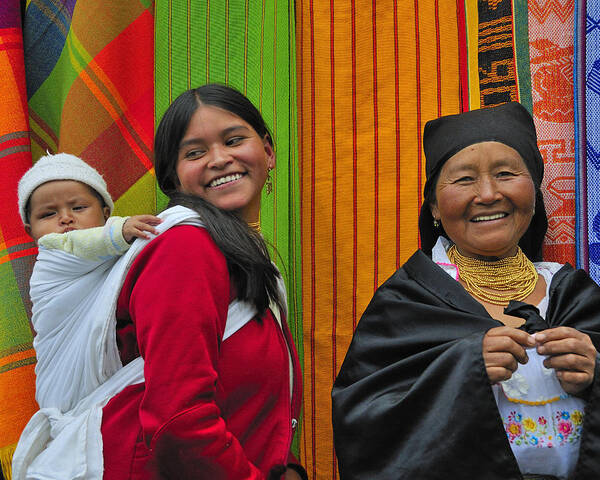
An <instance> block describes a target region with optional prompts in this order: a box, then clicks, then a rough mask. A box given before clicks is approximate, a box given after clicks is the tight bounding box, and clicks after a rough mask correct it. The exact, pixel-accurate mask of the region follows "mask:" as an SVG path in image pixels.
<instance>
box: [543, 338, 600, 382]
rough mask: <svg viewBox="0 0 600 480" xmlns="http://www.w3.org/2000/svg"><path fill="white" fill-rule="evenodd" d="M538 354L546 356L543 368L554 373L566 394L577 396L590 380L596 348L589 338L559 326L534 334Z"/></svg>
mask: <svg viewBox="0 0 600 480" xmlns="http://www.w3.org/2000/svg"><path fill="white" fill-rule="evenodd" d="M535 339H536V342H537V343H538V347H537V351H538V353H539V354H540V355H547V356H548V357H547V358H546V359H545V360H544V366H545V367H546V368H552V369H554V370H555V371H556V376H557V377H558V379H559V381H560V383H561V385H562V387H563V388H564V389H565V391H566V392H568V393H579V392H581V391H583V390H585V389H586V388H587V387H588V386H589V385H590V384H591V383H592V381H593V379H594V373H595V367H596V353H597V352H596V348H595V347H594V344H593V343H592V341H591V339H590V337H589V336H588V335H586V334H585V333H582V332H579V331H577V330H575V329H574V328H570V327H558V328H553V329H549V330H544V331H543V332H540V333H537V334H536V335H535Z"/></svg>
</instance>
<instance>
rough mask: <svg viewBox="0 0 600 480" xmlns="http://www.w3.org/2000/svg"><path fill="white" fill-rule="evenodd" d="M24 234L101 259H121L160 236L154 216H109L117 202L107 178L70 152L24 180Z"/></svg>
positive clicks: (45, 160) (43, 162) (41, 164)
mask: <svg viewBox="0 0 600 480" xmlns="http://www.w3.org/2000/svg"><path fill="white" fill-rule="evenodd" d="M18 193H19V213H20V214H21V218H22V220H23V224H24V225H25V230H26V231H27V233H28V234H29V235H31V237H32V238H33V240H34V241H35V242H36V243H37V244H38V245H41V246H43V247H46V248H51V249H59V250H63V251H65V252H67V253H70V254H73V255H75V256H77V257H80V258H84V259H89V260H102V259H106V258H109V257H114V256H118V255H122V254H123V253H125V252H126V251H127V249H128V248H129V246H130V243H131V242H132V241H133V240H134V239H135V238H146V239H147V238H149V235H148V233H152V234H156V233H157V232H156V230H155V228H154V226H156V225H158V224H159V223H160V222H161V220H160V218H158V217H155V216H153V215H135V216H132V217H110V214H111V212H112V210H113V201H112V198H111V197H110V195H109V193H108V191H107V189H106V182H105V181H104V179H103V178H102V176H101V175H100V174H99V173H98V172H97V171H96V170H95V169H94V168H92V167H90V166H89V165H88V164H87V163H85V162H84V161H83V160H81V159H80V158H78V157H76V156H74V155H70V154H68V153H59V154H56V155H46V156H44V157H42V158H40V159H39V160H38V161H37V162H36V163H35V165H34V166H33V167H31V168H30V169H29V170H28V171H27V172H26V173H25V174H24V175H23V177H22V178H21V180H20V181H19V192H18Z"/></svg>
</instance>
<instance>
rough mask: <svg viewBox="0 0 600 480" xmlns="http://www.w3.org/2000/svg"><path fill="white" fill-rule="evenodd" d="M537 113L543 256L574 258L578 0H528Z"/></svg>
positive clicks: (554, 259) (555, 258)
mask: <svg viewBox="0 0 600 480" xmlns="http://www.w3.org/2000/svg"><path fill="white" fill-rule="evenodd" d="M528 11H529V58H530V65H531V84H532V98H533V116H534V120H535V125H536V129H537V134H538V145H539V147H540V151H541V152H542V156H543V158H544V164H545V173H544V182H543V184H542V188H543V191H544V201H545V204H546V211H547V213H548V233H547V235H546V241H545V243H544V259H545V260H549V261H556V262H561V263H564V262H569V263H571V264H574V263H575V141H574V112H573V41H574V1H573V0H556V1H552V2H550V1H548V0H529V2H528Z"/></svg>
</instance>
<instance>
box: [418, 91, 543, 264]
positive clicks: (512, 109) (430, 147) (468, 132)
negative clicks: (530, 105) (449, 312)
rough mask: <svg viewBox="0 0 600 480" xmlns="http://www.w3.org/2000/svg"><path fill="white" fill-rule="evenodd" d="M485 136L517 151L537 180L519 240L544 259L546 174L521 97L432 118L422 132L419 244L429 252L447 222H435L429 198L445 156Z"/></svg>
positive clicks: (526, 249)
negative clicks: (531, 210)
mask: <svg viewBox="0 0 600 480" xmlns="http://www.w3.org/2000/svg"><path fill="white" fill-rule="evenodd" d="M481 142H500V143H503V144H505V145H508V146H509V147H512V148H514V149H515V150H516V151H517V152H519V154H520V155H521V158H523V161H524V162H525V165H526V166H527V169H528V170H529V173H530V174H531V178H532V179H533V183H534V185H535V213H534V215H533V218H532V220H531V223H530V224H529V228H528V229H527V231H526V232H525V234H524V235H523V237H521V240H520V242H519V245H520V246H521V248H522V249H523V252H524V253H525V255H527V257H528V258H529V259H530V260H532V261H539V260H541V259H542V242H543V240H544V235H545V234H546V230H547V228H548V219H547V217H546V209H545V207H544V198H543V196H542V191H541V190H540V185H541V183H542V178H543V177H544V161H543V159H542V155H541V154H540V151H539V149H538V146H537V136H536V133H535V125H534V123H533V118H531V115H530V114H529V112H528V111H527V110H526V109H525V107H523V106H522V105H521V104H520V103H517V102H510V103H506V104H504V105H500V106H498V107H491V108H483V109H480V110H471V111H470V112H464V113H459V114H457V115H447V116H445V117H440V118H438V119H436V120H431V121H429V122H427V124H426V125H425V130H424V132H423V148H424V150H425V159H426V162H425V170H426V174H427V182H426V183H425V187H424V189H423V196H424V198H425V200H424V202H423V205H422V207H421V213H420V215H419V233H420V235H421V249H422V250H423V251H424V252H425V253H427V254H428V255H431V249H432V248H433V246H434V245H435V242H436V241H437V238H438V237H439V236H440V235H444V231H443V228H442V227H441V226H440V227H439V228H434V226H433V216H432V215H431V207H430V205H429V201H430V200H431V199H432V198H433V193H434V191H435V187H436V184H437V180H438V177H439V173H440V170H441V169H442V166H443V165H444V163H446V161H447V160H448V159H449V158H450V157H452V156H453V155H454V154H456V153H458V152H460V151H461V150H462V149H463V148H466V147H468V146H469V145H473V144H475V143H481Z"/></svg>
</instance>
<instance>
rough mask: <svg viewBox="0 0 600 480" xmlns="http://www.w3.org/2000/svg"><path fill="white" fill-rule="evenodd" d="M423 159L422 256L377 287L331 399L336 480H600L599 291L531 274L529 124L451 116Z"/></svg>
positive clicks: (534, 213) (566, 273) (516, 111)
mask: <svg viewBox="0 0 600 480" xmlns="http://www.w3.org/2000/svg"><path fill="white" fill-rule="evenodd" d="M424 148H425V154H426V159H427V164H426V170H427V182H426V184H425V188H424V196H425V202H424V204H423V208H422V210H421V215H420V218H419V229H420V233H421V242H422V250H419V251H417V252H416V253H415V254H414V255H413V256H412V257H411V258H410V259H409V260H408V261H407V262H406V263H405V264H404V265H403V266H402V267H401V268H400V269H399V270H398V271H397V272H396V273H395V274H394V275H393V276H392V277H391V278H390V279H389V280H388V281H387V282H385V283H384V284H383V285H382V286H381V287H380V288H379V289H378V290H377V292H376V294H375V296H374V297H373V299H372V301H371V303H370V304H369V306H368V307H367V309H366V311H365V313H364V315H363V317H362V319H361V320H360V323H359V325H358V328H357V330H356V332H355V334H354V338H353V340H352V343H351V345H350V349H349V351H348V354H347V356H346V358H345V360H344V363H343V365H342V368H341V370H340V373H339V375H338V377H337V379H336V381H335V385H334V388H333V392H332V396H333V427H334V438H335V447H336V451H337V455H338V461H339V468H340V476H341V478H342V479H353V478H356V479H359V478H360V479H363V478H369V479H402V478H410V479H419V480H428V479H449V478H451V479H462V478H465V479H466V478H469V479H471V478H482V479H485V480H496V479H498V480H500V479H502V480H506V479H515V480H516V479H522V478H525V479H528V478H536V479H567V478H569V479H577V480H581V479H591V478H597V476H598V473H599V472H600V455H598V454H597V452H598V448H599V447H600V410H599V408H598V402H599V397H598V396H599V394H600V386H599V383H600V382H598V381H596V380H595V371H596V368H595V367H596V362H597V361H598V360H597V359H598V353H597V349H598V347H599V346H600V289H599V288H598V286H597V285H596V284H595V283H594V282H593V281H592V280H591V279H590V278H589V277H588V275H587V274H585V272H583V271H581V270H577V271H575V270H573V268H572V267H570V266H569V265H565V266H562V265H559V264H556V263H549V262H538V261H539V260H541V245H542V240H543V237H544V234H545V232H546V228H547V220H546V213H545V209H544V203H543V198H542V194H541V191H540V184H541V182H542V177H543V161H542V157H541V155H540V152H539V150H538V147H537V143H536V134H535V127H534V125H533V121H532V118H531V116H530V115H529V113H528V112H527V110H525V108H523V107H522V106H521V105H520V104H518V103H509V104H506V105H502V106H500V107H496V108H490V109H484V110H474V111H471V112H466V113H463V114H459V115H451V116H446V117H442V118H439V119H437V120H433V121H431V122H428V123H427V125H426V127H425V132H424ZM532 262H537V263H532Z"/></svg>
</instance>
